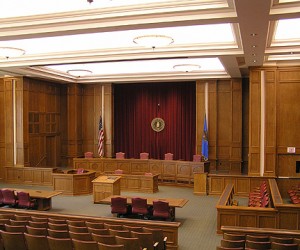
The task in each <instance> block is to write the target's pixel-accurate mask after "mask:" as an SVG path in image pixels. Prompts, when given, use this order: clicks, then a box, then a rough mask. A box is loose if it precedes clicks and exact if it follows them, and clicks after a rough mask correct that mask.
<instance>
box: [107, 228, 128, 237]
mask: <svg viewBox="0 0 300 250" xmlns="http://www.w3.org/2000/svg"><path fill="white" fill-rule="evenodd" d="M109 234H110V235H114V236H122V237H130V231H129V230H115V229H111V228H110V229H109Z"/></svg>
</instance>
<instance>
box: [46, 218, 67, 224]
mask: <svg viewBox="0 0 300 250" xmlns="http://www.w3.org/2000/svg"><path fill="white" fill-rule="evenodd" d="M48 222H50V223H53V224H66V223H67V221H66V220H62V219H54V218H48Z"/></svg>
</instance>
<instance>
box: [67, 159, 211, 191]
mask: <svg viewBox="0 0 300 250" xmlns="http://www.w3.org/2000/svg"><path fill="white" fill-rule="evenodd" d="M73 164H74V165H73V167H74V169H78V168H84V169H89V170H92V171H95V172H96V175H97V176H99V175H103V174H114V172H115V170H117V169H121V170H123V174H126V175H144V174H145V173H152V174H155V175H156V174H157V175H158V181H159V182H160V183H161V184H162V183H164V184H173V185H185V186H193V185H194V173H207V172H209V162H195V161H176V160H156V159H149V160H141V159H115V158H73Z"/></svg>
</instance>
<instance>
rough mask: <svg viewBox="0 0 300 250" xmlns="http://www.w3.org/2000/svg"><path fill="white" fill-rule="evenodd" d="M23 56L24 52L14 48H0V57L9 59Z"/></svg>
mask: <svg viewBox="0 0 300 250" xmlns="http://www.w3.org/2000/svg"><path fill="white" fill-rule="evenodd" d="M24 54H25V50H23V49H19V48H14V47H0V57H4V58H11V57H19V56H22V55H24Z"/></svg>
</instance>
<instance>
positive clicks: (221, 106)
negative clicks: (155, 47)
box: [216, 80, 232, 171]
mask: <svg viewBox="0 0 300 250" xmlns="http://www.w3.org/2000/svg"><path fill="white" fill-rule="evenodd" d="M231 97H232V95H231V84H230V81H228V80H222V81H218V83H217V111H216V112H217V119H216V122H217V148H218V151H217V159H218V165H217V169H218V170H228V171H229V170H230V164H229V159H230V145H231V131H232V118H231V117H232V107H231V103H232V99H231Z"/></svg>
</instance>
